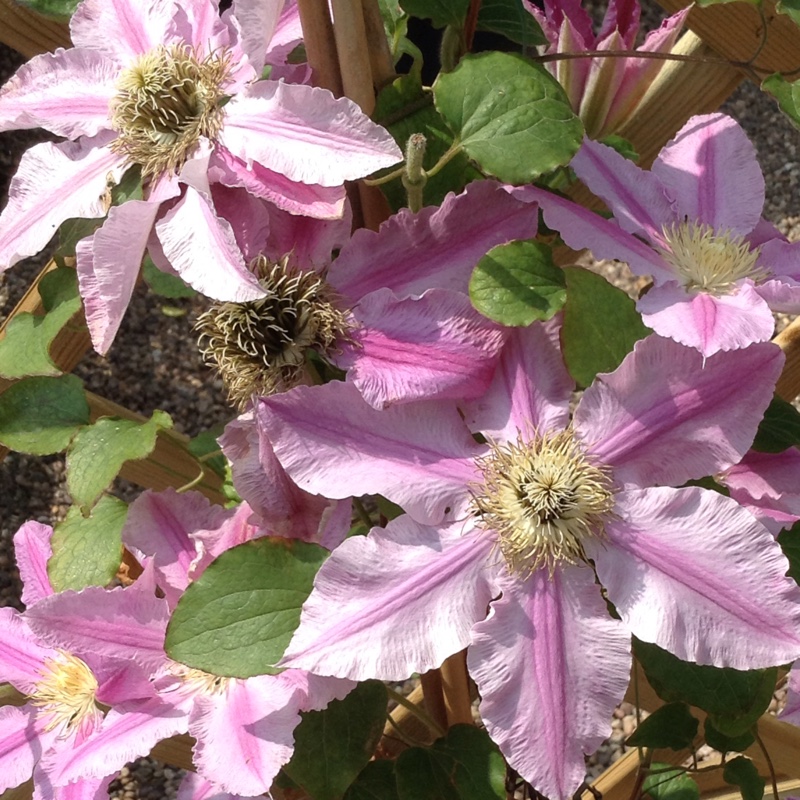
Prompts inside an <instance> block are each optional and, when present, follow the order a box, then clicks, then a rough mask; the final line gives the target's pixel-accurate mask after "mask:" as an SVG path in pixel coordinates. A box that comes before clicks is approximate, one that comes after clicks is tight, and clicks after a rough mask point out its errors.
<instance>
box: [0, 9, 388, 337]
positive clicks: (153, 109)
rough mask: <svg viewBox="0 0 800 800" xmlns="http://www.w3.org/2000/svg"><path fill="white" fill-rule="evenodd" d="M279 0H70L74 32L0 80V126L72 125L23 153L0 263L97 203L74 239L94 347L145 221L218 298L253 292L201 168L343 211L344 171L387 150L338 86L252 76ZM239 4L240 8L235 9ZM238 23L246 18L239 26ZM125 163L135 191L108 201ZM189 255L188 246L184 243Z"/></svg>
mask: <svg viewBox="0 0 800 800" xmlns="http://www.w3.org/2000/svg"><path fill="white" fill-rule="evenodd" d="M282 5H283V4H282V3H268V2H266V0H240V2H238V3H236V4H235V9H234V14H225V15H224V16H223V17H222V18H220V16H219V11H218V8H217V4H216V2H213V0H191V2H189V3H183V4H181V5H178V4H173V3H171V2H162V1H161V0H143V2H133V0H116V2H113V3H109V2H105V0H84V2H83V3H81V5H80V6H79V7H78V9H77V11H76V12H75V14H74V15H73V17H72V20H71V23H70V30H71V35H72V40H73V42H74V43H75V47H74V48H71V49H69V50H59V51H57V52H56V53H54V54H46V55H42V56H37V57H35V58H34V59H32V60H31V61H30V62H28V63H27V64H25V65H24V66H23V67H22V68H21V69H20V70H19V71H18V72H17V73H16V75H15V76H14V77H13V78H11V80H10V81H9V82H8V83H7V84H6V85H5V86H4V87H3V89H2V90H0V130H12V129H15V128H31V127H36V126H42V127H45V128H47V129H48V130H50V131H52V132H53V133H56V134H58V135H59V136H64V137H66V138H67V139H71V140H74V141H68V142H64V143H63V144H50V143H47V144H41V145H37V146H35V147H33V148H31V150H29V151H28V152H27V153H26V154H25V156H24V157H23V159H22V161H21V163H20V167H19V170H18V172H17V175H16V176H15V178H14V180H13V181H12V184H11V189H10V200H9V203H8V206H7V207H6V209H5V211H4V212H3V214H2V216H0V269H6V268H8V267H9V266H11V265H12V264H14V263H16V262H17V261H19V260H20V259H21V258H24V257H26V256H28V255H33V254H35V253H38V252H39V251H40V250H41V249H42V248H43V247H44V246H45V244H47V242H48V241H49V240H50V238H51V237H52V235H53V233H54V232H55V230H56V228H57V227H58V225H60V224H61V223H62V222H63V221H64V220H66V219H69V218H71V217H86V218H96V217H103V216H105V215H106V213H107V212H108V217H107V219H106V221H105V222H104V224H103V226H102V227H101V228H100V229H99V230H98V231H97V233H96V234H95V236H94V237H93V239H88V240H84V242H83V246H82V247H81V248H80V249H79V252H78V276H79V280H80V285H81V294H82V296H83V297H84V298H85V300H86V310H87V318H88V320H89V325H90V329H91V332H92V337H93V342H94V344H95V347H96V348H97V349H98V350H99V351H100V352H105V350H107V349H108V346H109V345H110V343H111V341H112V340H113V336H114V334H115V333H116V329H117V327H118V325H119V320H120V319H121V316H122V312H123V311H124V309H125V308H126V306H127V303H128V301H129V299H130V295H131V292H132V290H133V286H134V283H135V281H136V277H137V275H138V270H139V266H140V264H141V260H142V256H143V254H144V252H145V249H146V247H147V246H148V241H149V240H150V239H151V235H154V236H155V245H154V246H155V247H156V248H157V249H158V250H159V251H160V252H161V254H163V256H164V257H165V258H166V261H167V262H169V264H170V265H171V267H172V268H173V269H174V270H176V271H177V272H178V273H179V274H180V275H181V277H183V278H184V280H186V282H187V283H189V284H190V285H191V286H193V287H194V288H195V289H197V290H198V291H200V292H202V293H204V294H206V295H208V296H210V297H213V298H215V299H219V300H236V301H242V300H248V299H255V298H256V297H260V296H262V295H263V291H262V289H261V288H260V286H259V285H258V282H257V280H256V279H255V278H254V277H253V276H252V275H251V274H250V273H249V272H248V270H247V268H246V265H245V262H244V260H243V258H242V255H241V253H240V252H239V250H238V249H237V247H236V243H235V240H234V231H233V228H232V225H231V222H230V221H228V220H226V219H224V218H222V217H220V216H219V215H218V213H217V210H216V209H215V206H214V203H213V201H212V198H211V191H210V187H209V183H213V182H215V181H218V182H220V183H223V184H224V185H226V186H230V187H245V188H246V189H247V190H248V191H249V192H250V193H251V194H254V195H256V196H257V197H260V198H263V199H266V200H269V201H270V202H272V203H274V204H276V205H277V206H278V207H279V208H282V209H284V210H286V211H289V212H291V213H294V214H311V215H315V216H320V215H322V216H328V217H335V216H341V214H342V211H343V203H344V186H343V184H344V182H345V181H348V180H354V179H356V178H360V177H363V176H364V175H367V174H370V173H371V172H373V171H375V170H377V169H380V168H382V167H386V166H390V165H391V164H394V163H395V162H397V161H398V160H400V158H401V153H400V150H399V149H398V148H397V145H396V144H395V143H394V140H393V139H392V137H391V136H390V135H389V134H388V132H386V131H385V130H383V129H382V128H380V127H379V126H378V125H376V124H374V123H373V122H371V121H370V120H369V118H368V117H367V116H366V115H364V114H363V113H362V112H361V110H360V109H359V108H358V106H356V105H355V104H354V103H352V102H351V101H350V100H347V99H346V98H340V99H335V98H334V97H333V96H332V95H331V94H330V93H329V92H327V91H326V90H324V89H317V88H312V87H311V86H306V85H300V84H287V83H284V82H283V81H271V80H264V81H261V80H256V79H257V78H258V77H259V75H260V71H261V68H262V66H263V65H264V63H265V58H266V56H267V43H268V40H266V39H265V38H264V35H262V34H261V33H259V34H258V35H255V36H254V35H253V33H252V31H253V30H257V31H259V32H260V31H265V32H266V35H269V32H270V31H273V30H275V29H276V28H277V27H278V23H279V21H280V12H281V8H282ZM237 15H242V20H243V21H240V20H239V19H238V17H237ZM240 28H242V29H243V31H244V32H242V31H240ZM130 165H137V166H138V167H139V168H140V169H141V173H142V176H143V178H144V179H145V196H144V198H143V199H141V200H128V201H127V202H124V203H122V204H121V205H119V206H116V207H114V208H111V209H109V188H110V187H112V186H113V185H115V184H116V183H118V182H119V180H120V178H121V176H122V174H123V172H124V171H125V169H126V168H127V167H128V166H130ZM199 255H202V258H198V256H199Z"/></svg>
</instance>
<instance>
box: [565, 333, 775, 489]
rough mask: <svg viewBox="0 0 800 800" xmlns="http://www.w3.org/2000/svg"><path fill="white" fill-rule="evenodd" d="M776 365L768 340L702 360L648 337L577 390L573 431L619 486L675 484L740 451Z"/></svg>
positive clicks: (716, 467) (718, 467)
mask: <svg viewBox="0 0 800 800" xmlns="http://www.w3.org/2000/svg"><path fill="white" fill-rule="evenodd" d="M783 362H784V358H783V353H782V352H781V351H780V348H779V347H777V346H776V345H774V344H770V343H762V344H754V345H751V346H750V347H748V348H746V349H744V350H732V351H730V352H728V353H717V354H716V355H715V356H712V357H711V358H708V359H704V358H703V357H702V356H701V355H700V353H698V352H697V351H696V350H691V349H689V348H688V347H683V346H681V345H679V344H676V343H675V342H673V341H671V340H669V339H662V338H661V337H658V336H648V337H647V338H646V339H642V340H640V341H638V342H637V343H636V345H635V347H634V350H633V352H632V353H629V354H628V355H627V356H626V357H625V360H624V361H623V362H622V364H621V365H620V366H619V367H618V368H617V369H616V371H614V372H612V373H609V374H601V375H598V377H597V379H596V380H595V382H594V383H593V384H592V385H591V386H590V387H589V388H588V389H587V390H586V391H585V392H584V395H583V398H582V399H581V402H580V405H579V406H578V408H577V410H576V411H575V417H574V424H575V430H576V432H577V433H578V435H579V436H580V437H581V438H582V439H583V440H584V441H585V442H586V444H587V445H588V446H589V449H590V451H591V452H592V453H593V454H594V456H595V457H596V458H597V459H598V460H599V461H600V462H601V463H603V464H606V465H608V466H610V467H613V469H614V477H615V479H616V480H617V481H619V482H620V483H633V484H636V485H639V486H652V485H655V484H664V485H672V486H679V485H680V484H682V483H685V482H686V481H688V480H692V479H696V478H702V477H703V476H705V475H712V474H714V473H716V472H720V471H722V470H724V469H727V468H728V467H730V466H732V465H733V464H735V463H736V462H738V461H739V459H741V457H742V456H743V455H744V454H745V453H746V452H747V450H748V448H749V447H750V444H751V443H752V441H753V438H754V437H755V433H756V429H757V427H758V424H759V422H760V421H761V418H762V416H763V414H764V411H765V410H766V408H767V405H768V404H769V402H770V400H772V394H773V390H774V388H775V381H776V380H777V378H778V375H779V374H780V371H781V368H782V366H783ZM743 375H745V376H747V380H746V381H743V380H742V376H743ZM734 399H735V402H734Z"/></svg>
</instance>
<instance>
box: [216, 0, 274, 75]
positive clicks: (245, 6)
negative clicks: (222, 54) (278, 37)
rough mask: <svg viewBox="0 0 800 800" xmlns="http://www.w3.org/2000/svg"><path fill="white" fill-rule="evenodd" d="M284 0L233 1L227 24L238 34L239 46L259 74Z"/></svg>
mask: <svg viewBox="0 0 800 800" xmlns="http://www.w3.org/2000/svg"><path fill="white" fill-rule="evenodd" d="M283 4H284V0H233V6H232V8H231V14H230V17H227V19H228V20H229V23H230V24H231V25H232V26H233V27H234V29H235V30H236V31H237V32H238V34H239V45H240V47H241V48H242V50H243V52H244V54H245V55H246V56H247V59H248V61H249V62H250V64H251V65H252V67H253V69H254V70H255V71H256V72H257V73H258V74H260V73H261V70H262V68H263V67H264V57H265V55H266V52H267V48H268V47H269V45H270V42H271V41H272V37H273V34H274V33H275V29H276V27H277V25H278V20H279V19H280V16H281V11H282V9H283Z"/></svg>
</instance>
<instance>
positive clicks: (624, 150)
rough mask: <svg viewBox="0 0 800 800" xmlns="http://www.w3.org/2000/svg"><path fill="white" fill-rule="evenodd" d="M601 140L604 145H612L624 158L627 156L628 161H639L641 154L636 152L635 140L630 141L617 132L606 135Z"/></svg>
mask: <svg viewBox="0 0 800 800" xmlns="http://www.w3.org/2000/svg"><path fill="white" fill-rule="evenodd" d="M600 141H601V142H602V143H603V144H604V145H607V146H608V147H612V148H613V149H614V150H616V151H617V152H618V153H619V154H620V155H621V156H622V157H623V158H627V159H628V161H633V163H634V164H636V163H638V161H639V154H638V153H637V152H636V148H635V147H634V144H633V142H630V141H628V140H627V139H625V138H624V137H622V136H617V134H616V133H612V134H609V135H608V136H604V137H603V138H602V139H601V140H600Z"/></svg>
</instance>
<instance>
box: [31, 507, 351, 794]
mask: <svg viewBox="0 0 800 800" xmlns="http://www.w3.org/2000/svg"><path fill="white" fill-rule="evenodd" d="M252 516H253V515H252V512H251V510H250V508H249V507H248V506H247V505H246V504H243V505H241V506H239V507H238V508H236V509H231V510H226V509H222V508H219V507H217V506H212V505H210V504H209V503H208V501H207V500H205V498H203V497H202V496H201V495H198V494H196V493H187V494H178V493H176V492H173V491H169V492H165V493H161V494H159V493H156V492H146V493H145V494H143V495H142V496H141V497H139V498H137V500H136V501H134V502H133V503H132V504H131V507H130V512H129V516H128V519H127V521H126V524H125V528H124V530H123V542H124V543H125V545H126V546H127V547H129V548H130V549H131V550H132V551H133V552H134V553H136V554H137V555H138V556H139V557H141V559H142V561H143V562H144V563H145V564H146V567H145V571H144V574H143V575H142V576H141V577H140V578H138V579H137V580H136V582H135V583H134V584H133V586H130V587H127V588H125V589H115V590H110V591H109V590H107V589H102V588H100V587H88V588H86V589H83V590H82V591H80V592H70V591H68V592H62V593H60V594H56V595H52V596H50V597H47V598H45V599H43V600H41V601H40V602H38V603H37V604H36V606H35V607H34V608H33V609H31V611H30V615H31V624H32V625H33V626H34V628H35V630H36V631H38V632H39V633H40V634H41V635H42V636H44V637H45V638H46V640H47V641H48V642H50V643H52V644H53V645H54V646H57V647H66V648H69V650H70V651H71V652H73V653H75V654H77V655H79V656H80V657H86V654H94V656H95V658H108V657H111V656H112V655H113V657H115V658H118V659H128V660H130V661H134V662H137V663H141V664H146V665H147V667H148V675H149V678H150V680H149V682H148V683H147V685H148V687H149V690H150V697H149V698H148V701H147V702H144V703H140V704H138V705H137V706H136V707H134V708H124V709H123V710H122V711H117V710H116V709H112V710H111V711H109V713H108V714H107V716H106V718H105V720H104V721H103V725H102V726H100V728H99V729H98V730H97V733H96V735H95V736H94V738H93V739H92V741H91V742H87V743H81V742H78V743H76V744H74V745H73V746H72V747H71V748H70V750H69V753H68V758H65V759H63V760H62V761H60V762H59V763H58V765H57V768H56V769H55V770H54V771H53V772H52V780H53V782H54V783H58V784H59V785H61V784H64V783H67V782H70V781H73V780H76V779H77V778H79V777H80V778H94V777H96V776H98V775H99V774H105V773H104V772H103V773H101V772H100V771H101V766H100V765H105V767H104V768H106V767H107V765H117V764H118V765H119V767H121V766H122V765H123V764H124V763H125V762H126V761H129V760H131V759H132V758H134V757H135V756H137V755H143V754H146V753H147V752H149V750H150V749H151V748H152V747H153V746H154V745H155V744H156V743H157V742H159V741H161V740H162V739H165V738H168V737H170V736H173V735H176V734H179V733H186V732H188V733H190V734H191V735H192V736H194V737H195V739H196V740H197V743H196V745H195V748H194V762H195V764H196V766H197V769H198V772H199V774H200V775H201V777H202V778H203V779H205V781H206V783H203V784H201V785H199V786H195V787H194V788H195V789H197V791H198V792H201V791H207V790H209V789H210V787H211V786H212V785H213V787H217V788H219V789H221V790H222V791H224V792H228V793H231V794H234V795H241V796H255V795H259V794H262V793H265V792H269V789H270V787H271V785H272V782H273V780H274V779H275V776H276V775H277V773H278V770H279V769H280V767H281V766H282V765H283V764H285V763H286V762H287V761H289V759H290V758H291V755H292V752H293V749H294V739H293V732H294V729H295V727H297V725H298V724H299V722H300V712H301V711H311V710H318V709H322V708H325V707H326V706H327V705H328V703H329V702H330V701H331V700H333V699H338V698H342V697H344V696H345V695H347V694H348V693H349V692H350V690H351V689H352V688H353V686H354V684H353V683H352V682H351V681H348V680H340V679H337V678H328V677H319V676H316V675H311V674H310V673H307V672H305V671H304V670H296V669H289V670H284V671H283V672H281V673H280V674H277V675H267V674H265V675H257V676H255V677H251V678H247V679H240V678H231V677H221V676H216V675H211V674H209V673H206V672H203V671H201V670H197V669H193V668H190V667H188V666H186V665H184V664H180V663H178V662H175V661H173V660H172V659H170V658H168V657H167V656H166V654H165V652H164V637H165V633H166V627H167V622H168V620H169V616H170V613H171V612H172V611H173V610H174V608H175V605H176V604H177V602H178V599H179V598H180V596H181V595H182V594H183V592H184V590H185V589H186V588H187V587H188V586H189V584H190V583H191V581H192V580H196V579H197V578H199V577H200V575H201V574H202V573H203V572H204V570H205V569H206V567H207V566H208V565H209V564H210V563H211V562H212V561H213V559H214V558H215V557H216V556H217V555H219V554H220V553H221V552H223V551H224V550H226V549H228V548H230V547H233V546H235V545H237V544H241V543H243V542H245V541H250V540H252V539H254V538H258V537H260V536H265V535H269V533H270V532H269V531H268V530H265V529H263V528H261V527H259V526H258V525H257V524H253V522H252V521H251V518H252ZM156 586H158V588H159V589H160V590H161V593H162V594H163V599H159V598H157V597H156V593H155V589H156ZM152 606H155V607H156V608H157V610H158V613H157V614H156V613H148V614H144V613H143V610H144V609H145V608H147V609H149V608H150V607H152ZM269 666H270V665H267V664H265V671H266V668H268V667H269ZM123 712H124V713H123ZM134 736H135V742H136V744H137V745H138V747H137V749H136V750H135V751H133V750H132V746H131V743H132V737H134ZM189 788H191V787H187V791H188V790H189ZM200 796H201V797H202V794H200Z"/></svg>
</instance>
